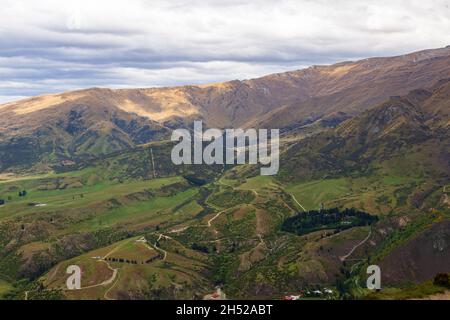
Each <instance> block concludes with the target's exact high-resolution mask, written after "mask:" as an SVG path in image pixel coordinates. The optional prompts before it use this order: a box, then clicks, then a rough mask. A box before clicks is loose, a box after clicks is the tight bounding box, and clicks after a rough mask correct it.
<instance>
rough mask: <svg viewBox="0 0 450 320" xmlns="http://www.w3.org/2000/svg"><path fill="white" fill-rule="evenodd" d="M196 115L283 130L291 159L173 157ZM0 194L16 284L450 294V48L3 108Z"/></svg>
mask: <svg viewBox="0 0 450 320" xmlns="http://www.w3.org/2000/svg"><path fill="white" fill-rule="evenodd" d="M194 120H203V121H204V124H205V127H211V128H212V127H217V128H237V127H240V128H267V129H280V132H281V138H280V141H281V147H280V171H279V174H278V175H276V176H273V177H265V176H260V175H259V168H258V167H257V166H256V165H236V166H235V165H227V166H222V165H214V166H207V165H198V166H195V165H194V166H188V165H182V166H175V165H173V164H172V162H171V160H170V153H171V148H172V146H173V143H172V142H171V141H170V135H171V132H172V130H174V129H177V128H191V126H192V124H193V121H194ZM0 200H1V201H2V202H0V297H1V296H3V297H6V298H8V299H181V298H184V299H199V298H208V299H209V298H211V297H219V298H224V297H225V294H226V296H227V297H231V298H245V299H248V298H252V299H253V298H262V299H266V298H269V299H279V298H281V297H282V296H284V295H291V294H292V295H299V294H301V295H304V296H307V297H314V298H318V297H322V298H328V299H338V298H341V299H342V298H368V299H379V298H388V299H392V298H399V299H407V298H418V297H419V298H420V297H427V296H430V295H436V294H437V295H445V294H447V295H448V289H449V288H450V284H448V286H447V287H446V285H445V284H443V285H442V284H436V281H434V282H433V279H436V278H438V277H437V274H445V273H450V269H449V266H450V229H449V221H450V47H446V48H441V49H431V50H424V51H420V52H415V53H411V54H407V55H402V56H396V57H380V58H369V59H364V60H360V61H349V62H342V63H338V64H334V65H328V66H312V67H309V68H306V69H302V70H297V71H291V72H285V73H280V74H273V75H268V76H265V77H261V78H258V79H251V80H242V81H239V80H234V81H230V82H224V83H216V84H208V85H195V86H194V85H192V86H180V87H171V88H146V89H114V90H113V89H102V88H92V89H85V90H78V91H73V92H67V93H60V94H51V95H43V96H39V97H33V98H29V99H25V100H20V101H16V102H11V103H7V104H3V105H0ZM286 225H287V226H288V227H286ZM73 264H76V265H79V266H80V267H81V269H82V270H83V280H82V289H80V290H75V291H70V290H67V289H66V288H65V287H64V284H65V281H66V277H67V274H66V273H65V270H66V268H67V266H69V265H73ZM373 264H376V265H379V266H380V267H381V270H382V276H383V278H382V283H383V290H382V291H381V292H371V291H369V290H368V289H367V288H365V287H364V283H365V277H367V273H366V268H367V267H368V266H369V265H373ZM440 277H441V278H442V275H441V276H440ZM217 288H219V289H217ZM330 288H331V290H330ZM215 290H217V292H213V291H215ZM314 292H320V295H319V296H317V295H318V294H317V293H314ZM324 292H328V293H327V295H326V296H322V295H323V294H324Z"/></svg>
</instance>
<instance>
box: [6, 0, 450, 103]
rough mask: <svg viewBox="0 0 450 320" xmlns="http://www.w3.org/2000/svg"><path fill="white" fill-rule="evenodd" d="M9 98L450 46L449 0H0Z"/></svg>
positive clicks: (252, 73) (253, 73)
mask: <svg viewBox="0 0 450 320" xmlns="http://www.w3.org/2000/svg"><path fill="white" fill-rule="evenodd" d="M0 5H1V8H2V10H1V12H0V18H1V21H2V23H1V24H0V102H5V101H10V100H14V99H17V98H21V97H24V96H32V95H38V94H44V93H52V92H61V91H66V90H74V89H80V88H86V87H94V86H96V87H111V88H125V87H152V86H174V85H183V84H199V83H208V82H218V81H225V80H232V79H247V78H253V77H258V76H261V75H264V74H268V73H274V72H281V71H286V70H293V69H299V68H303V67H306V66H309V65H312V64H323V63H333V62H336V61H341V60H353V59H358V58H362V57H369V56H385V55H395V54H402V53H407V52H410V51H415V50H420V49H425V48H436V47H443V46H446V45H448V44H450V33H449V32H448V30H450V8H449V4H448V1H447V0H430V1H418V0H412V1H403V0H390V1H384V0H381V1H375V0H374V1H371V0H358V1H356V0H353V1H351V0H340V1H336V0H335V1H331V0H330V1H329V0H319V1H317V0H315V1H310V0H281V1H267V0H260V1H241V0H229V1H225V0H217V1H205V0H204V1H196V0H194V1H192V0H172V1H159V0H151V1H142V0H127V1H119V0H117V1H115V0H95V1H92V0H78V1H64V0H63V1H61V0H59V1H57V0H40V1H34V0H0Z"/></svg>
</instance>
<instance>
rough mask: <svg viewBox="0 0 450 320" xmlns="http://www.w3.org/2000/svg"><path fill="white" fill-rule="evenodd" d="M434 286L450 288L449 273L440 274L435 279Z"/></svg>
mask: <svg viewBox="0 0 450 320" xmlns="http://www.w3.org/2000/svg"><path fill="white" fill-rule="evenodd" d="M433 284H434V285H436V286H440V287H446V288H450V276H449V275H448V274H447V273H438V274H437V275H436V276H435V277H434V281H433Z"/></svg>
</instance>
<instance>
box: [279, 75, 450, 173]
mask: <svg viewBox="0 0 450 320" xmlns="http://www.w3.org/2000/svg"><path fill="white" fill-rule="evenodd" d="M449 84H450V80H447V81H440V82H438V84H436V85H435V86H433V87H432V89H429V90H425V89H416V90H413V91H411V92H410V93H409V94H407V95H405V96H402V97H399V96H394V97H391V98H390V99H388V100H387V101H385V102H384V103H381V104H380V105H378V106H376V107H374V108H371V109H369V110H367V111H365V112H363V113H362V114H360V115H358V116H355V117H354V118H352V119H349V120H347V121H345V122H343V123H341V124H340V125H339V126H337V127H336V128H332V129H328V130H326V131H324V132H322V133H319V134H316V135H313V136H311V137H308V138H305V139H303V140H300V141H299V142H298V143H296V144H295V145H293V146H292V147H291V148H290V149H289V150H288V151H287V152H286V153H285V154H284V155H282V161H280V163H281V168H282V172H285V173H286V174H285V175H286V177H288V178H289V179H293V180H295V179H299V178H305V177H307V176H311V175H312V176H314V175H317V174H319V175H320V176H323V175H331V176H333V175H339V174H343V173H345V172H352V173H353V174H356V173H357V172H359V173H363V172H365V171H367V170H370V169H375V168H377V167H380V166H382V164H383V163H385V162H388V161H390V160H392V159H395V158H398V159H403V160H402V162H403V163H405V164H406V163H408V162H407V161H406V160H407V159H410V160H411V161H412V162H411V163H414V166H415V167H416V169H418V168H426V170H425V171H428V172H431V171H436V172H435V174H436V176H439V175H441V177H442V178H444V177H447V179H448V177H450V162H449V159H450V153H449V152H450V151H449V150H450V126H449V125H448V122H449V120H450V118H449V116H448V106H447V103H446V102H445V101H446V97H447V96H448V94H449V93H450V86H449ZM437 101H442V104H441V105H437V104H436V103H435V102H437ZM403 169H406V168H403Z"/></svg>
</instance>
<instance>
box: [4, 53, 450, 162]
mask: <svg viewBox="0 0 450 320" xmlns="http://www.w3.org/2000/svg"><path fill="white" fill-rule="evenodd" d="M449 75H450V47H447V48H443V49H435V50H425V51H421V52H417V53H412V54H408V55H404V56H398V57H391V58H371V59H365V60H361V61H356V62H343V63H339V64H335V65H331V66H314V67H310V68H307V69H304V70H299V71H293V72H286V73H281V74H274V75H269V76H266V77H262V78H259V79H253V80H245V81H231V82H226V83H219V84H210V85H203V86H183V87H174V88H151V89H120V90H110V89H87V90H80V91H74V92H68V93H63V94H54V95H47V96H41V97H35V98H31V99H26V100H22V101H17V102H13V103H8V104H4V105H0V155H2V158H1V162H0V170H4V169H5V168H8V167H10V166H11V165H17V164H27V163H35V162H37V161H41V160H45V161H47V160H49V161H53V160H55V159H56V161H59V160H60V159H64V158H71V159H73V158H74V157H75V158H76V157H80V156H91V155H98V154H106V153H110V152H114V151H120V150H124V149H127V148H130V147H132V146H134V145H136V144H139V143H146V142H149V141H152V140H155V139H160V138H161V137H167V136H168V134H169V132H170V129H168V128H167V127H172V128H174V127H178V126H185V125H190V122H191V121H192V120H193V119H203V120H204V121H205V122H206V124H207V125H208V126H214V127H230V126H232V127H242V126H243V127H249V126H256V127H268V128H288V127H294V128H295V127H298V126H301V125H303V124H308V123H310V122H312V121H315V120H318V119H323V120H324V123H325V122H326V123H329V124H332V125H336V124H338V123H339V122H342V121H344V120H346V119H348V118H350V117H353V116H355V115H358V114H360V113H361V112H363V111H364V110H366V109H368V108H369V107H371V106H373V105H375V104H377V103H381V102H382V101H385V100H386V99H387V98H388V97H389V96H392V95H403V94H406V93H407V92H409V91H410V90H413V89H418V88H424V87H429V86H430V85H432V84H433V83H436V82H437V81H439V80H441V79H444V78H448V77H449ZM442 90H444V92H446V91H445V89H442ZM436 99H437V98H436ZM439 99H441V100H435V101H430V102H429V106H428V107H427V108H428V109H429V110H430V113H433V112H434V113H436V114H439V115H441V114H442V116H445V115H448V103H447V101H448V99H447V98H446V97H442V96H441V98H439ZM440 125H446V123H440Z"/></svg>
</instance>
